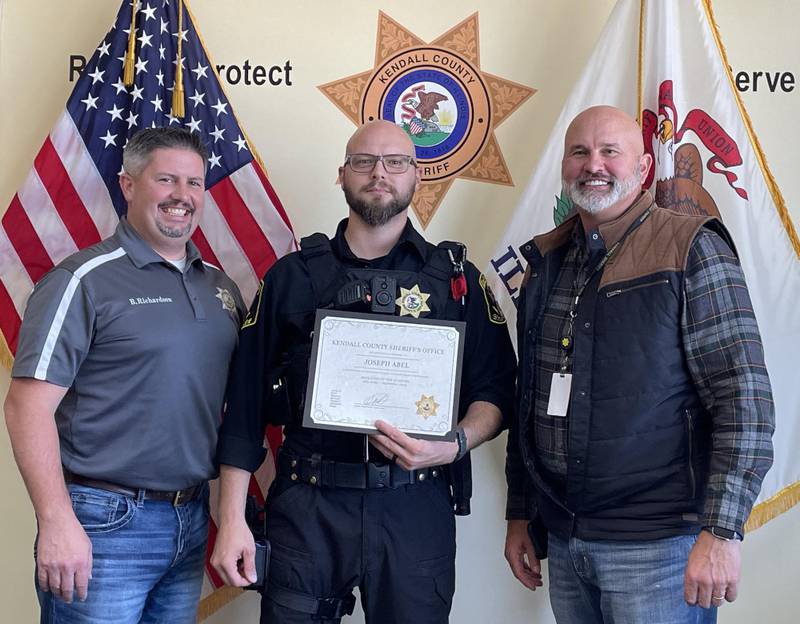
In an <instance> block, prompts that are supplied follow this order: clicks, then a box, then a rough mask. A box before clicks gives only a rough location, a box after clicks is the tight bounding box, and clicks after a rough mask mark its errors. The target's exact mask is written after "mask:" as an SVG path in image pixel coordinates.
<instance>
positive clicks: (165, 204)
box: [158, 199, 195, 214]
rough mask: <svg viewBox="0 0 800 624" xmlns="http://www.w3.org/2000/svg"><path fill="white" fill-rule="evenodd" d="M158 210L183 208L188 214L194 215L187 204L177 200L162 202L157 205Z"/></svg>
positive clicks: (193, 209)
mask: <svg viewBox="0 0 800 624" xmlns="http://www.w3.org/2000/svg"><path fill="white" fill-rule="evenodd" d="M158 207H159V208H183V209H184V210H186V212H188V213H189V214H194V212H195V208H194V206H192V205H191V204H190V203H188V202H183V201H180V200H177V199H171V200H167V201H163V202H161V203H159V204H158Z"/></svg>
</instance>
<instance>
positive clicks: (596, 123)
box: [564, 106, 644, 158]
mask: <svg viewBox="0 0 800 624" xmlns="http://www.w3.org/2000/svg"><path fill="white" fill-rule="evenodd" d="M589 134H593V135H597V134H602V135H603V138H604V139H605V140H607V141H610V142H611V143H618V144H623V145H625V147H626V148H628V149H629V150H630V153H631V155H633V156H635V157H636V158H638V157H640V156H641V155H642V154H644V141H643V140H642V129H641V128H640V127H639V124H638V123H636V120H635V119H634V118H633V117H631V116H630V115H628V113H626V112H625V111H622V110H620V109H618V108H614V107H613V106H592V107H591V108H587V109H586V110H585V111H583V112H581V113H579V114H578V115H577V116H576V117H575V119H573V120H572V123H570V124H569V126H568V127H567V134H566V136H565V137H564V154H565V155H566V154H567V153H568V151H569V149H570V147H571V146H572V145H573V144H574V143H575V142H576V141H577V142H580V141H581V140H583V139H584V138H585V137H586V136H587V135H589Z"/></svg>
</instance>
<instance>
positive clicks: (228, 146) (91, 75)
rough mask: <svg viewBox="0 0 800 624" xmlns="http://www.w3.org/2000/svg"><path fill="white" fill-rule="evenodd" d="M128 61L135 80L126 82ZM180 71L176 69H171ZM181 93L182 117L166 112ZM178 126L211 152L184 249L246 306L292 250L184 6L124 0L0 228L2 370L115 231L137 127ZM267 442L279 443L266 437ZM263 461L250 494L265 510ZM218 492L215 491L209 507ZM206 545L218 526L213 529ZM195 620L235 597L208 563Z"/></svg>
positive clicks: (276, 435) (267, 468)
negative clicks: (28, 313)
mask: <svg viewBox="0 0 800 624" xmlns="http://www.w3.org/2000/svg"><path fill="white" fill-rule="evenodd" d="M126 61H127V62H128V64H129V66H130V68H131V69H132V70H133V71H132V76H130V77H131V78H132V80H131V81H130V84H128V85H126V82H127V81H126V80H125V79H124V67H125V64H126ZM179 64H180V68H181V69H180V71H178V70H177V68H178V65H179ZM176 85H179V86H180V87H181V88H182V90H183V97H182V98H181V99H182V100H183V104H184V111H183V113H181V112H179V111H178V110H177V109H173V108H172V106H171V103H172V94H173V90H174V89H175V88H176ZM155 126H176V127H184V128H188V129H190V130H191V131H192V132H196V133H198V134H200V135H201V137H202V138H203V141H204V142H205V143H206V145H207V146H208V151H209V154H210V156H209V162H208V169H207V172H206V194H205V209H204V211H203V217H202V219H201V221H200V227H199V228H198V229H197V230H196V231H195V234H194V236H193V240H194V242H195V244H196V245H197V246H198V248H199V249H200V251H201V253H202V255H203V258H204V259H205V260H206V261H208V262H210V263H212V264H214V265H216V266H219V267H221V268H222V269H223V270H224V271H225V272H226V273H227V274H228V275H229V276H230V277H231V278H232V279H233V280H234V281H236V283H237V285H238V286H239V289H240V290H241V292H242V295H243V296H244V297H245V300H246V301H247V302H248V303H249V302H250V300H251V299H252V298H253V296H254V294H255V293H256V290H257V289H258V284H259V279H260V278H261V276H262V275H263V274H264V273H265V272H266V270H267V268H268V267H269V266H270V265H271V264H272V263H273V262H274V261H275V260H276V258H279V257H281V256H283V255H284V254H286V253H288V252H290V251H294V250H295V249H296V244H295V237H294V233H293V231H292V228H291V224H290V223H289V219H288V217H287V216H286V213H285V212H284V209H283V207H282V206H281V203H280V201H279V200H278V197H277V195H276V193H275V191H274V190H273V188H272V185H271V184H270V182H269V180H268V179H267V176H266V174H265V172H264V168H263V165H262V164H261V161H260V159H259V157H258V155H257V154H256V152H255V149H254V147H253V146H252V145H251V144H249V142H248V140H247V136H246V133H245V131H244V129H243V127H242V125H241V124H240V122H239V120H238V119H237V118H236V115H235V114H234V111H233V108H232V106H231V103H230V101H229V100H228V98H227V96H226V95H225V93H224V91H223V89H222V86H221V85H220V82H219V79H218V77H217V74H216V71H215V69H214V64H213V62H212V61H211V58H210V56H209V54H208V53H207V51H206V49H205V47H204V45H203V42H202V39H201V37H200V34H199V33H198V31H197V29H196V26H195V23H194V19H193V17H192V15H191V13H190V12H189V9H188V6H187V4H186V2H183V1H178V0H176V1H174V2H170V3H166V2H160V1H158V2H156V1H150V2H147V1H145V2H138V1H137V2H131V1H130V0H124V1H123V2H122V5H121V7H120V10H119V12H118V14H117V18H116V20H115V22H114V24H113V25H112V27H111V30H110V31H109V32H108V34H107V35H106V36H105V37H104V38H103V39H102V41H101V42H100V44H99V45H98V47H97V49H96V50H95V51H94V53H93V55H92V57H91V59H90V60H89V62H88V63H87V66H86V68H85V69H84V70H83V72H82V74H81V77H80V79H79V80H78V82H77V84H76V86H75V89H74V91H73V92H72V94H71V95H70V97H69V99H68V100H67V103H66V106H65V107H64V110H63V111H62V112H61V114H60V116H59V118H58V121H57V122H56V124H55V127H54V128H53V129H52V131H51V132H50V134H49V135H48V136H47V138H46V139H45V141H44V145H43V146H42V148H41V149H40V150H39V153H38V154H37V156H36V158H35V160H34V163H33V166H32V168H31V171H30V173H29V174H28V177H27V178H26V179H25V180H24V181H23V183H22V186H21V187H20V189H19V191H18V192H17V194H16V195H15V196H14V197H13V199H12V200H11V204H10V205H9V207H8V210H7V211H6V212H5V214H4V215H3V219H2V223H1V224H0V361H5V362H6V363H9V362H10V360H11V356H12V355H13V353H14V351H15V350H16V343H17V335H18V331H19V326H20V323H21V318H22V315H23V312H24V309H25V303H26V301H27V299H28V296H29V295H30V292H31V290H32V289H33V285H34V284H35V283H36V282H37V281H38V280H39V279H40V278H41V277H42V276H43V275H44V274H45V273H46V272H47V271H49V270H50V269H51V268H53V266H55V265H56V264H57V263H58V262H60V261H61V260H63V259H64V258H65V257H66V256H68V255H69V254H71V253H74V252H75V251H77V250H78V249H80V248H83V247H86V246H87V245H91V244H94V243H96V242H98V241H99V240H101V239H102V238H106V237H107V236H109V235H111V234H112V233H113V232H114V228H115V227H116V224H117V222H118V220H119V217H120V216H121V215H123V214H125V211H126V209H127V206H126V203H125V200H124V198H123V197H122V193H121V191H120V188H119V182H118V174H119V172H120V170H121V167H122V148H123V147H124V146H125V144H126V142H127V139H128V137H130V136H131V135H133V134H134V133H135V132H137V131H138V130H139V129H141V128H148V127H155ZM270 440H271V444H272V446H273V447H274V446H275V445H276V444H277V443H278V442H279V441H280V432H279V431H278V430H275V431H272V432H271V434H270ZM272 469H273V467H272V465H271V462H265V465H264V466H262V468H261V469H260V470H259V472H258V473H257V474H256V478H255V479H254V480H253V481H252V483H251V487H250V492H251V494H253V495H254V496H255V497H256V498H257V500H258V501H259V502H263V495H262V492H263V491H265V486H266V484H267V482H268V481H269V480H270V479H271V475H272ZM215 497H216V488H214V487H213V486H212V509H215V508H216V504H215ZM210 530H211V536H210V537H211V541H210V543H213V538H214V535H215V531H216V529H215V524H214V523H213V522H212V523H211V529H210ZM206 569H207V575H206V581H205V586H204V599H203V601H202V603H201V605H200V616H201V619H202V618H203V617H204V616H206V615H208V614H210V613H212V612H213V611H215V610H216V609H218V608H219V607H221V606H222V605H224V604H225V603H226V602H227V601H229V600H230V599H231V598H233V597H235V596H236V595H238V593H241V590H234V589H232V588H222V587H221V586H222V582H221V579H220V578H219V577H218V576H217V575H216V573H215V572H214V570H213V569H211V567H210V566H207V568H206Z"/></svg>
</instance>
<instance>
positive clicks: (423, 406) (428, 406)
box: [415, 394, 439, 419]
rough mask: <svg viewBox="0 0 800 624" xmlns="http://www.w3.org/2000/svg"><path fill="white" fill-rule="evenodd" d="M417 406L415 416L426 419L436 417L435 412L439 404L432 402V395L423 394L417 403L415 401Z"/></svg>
mask: <svg viewBox="0 0 800 624" xmlns="http://www.w3.org/2000/svg"><path fill="white" fill-rule="evenodd" d="M415 403H416V405H417V415H418V416H422V417H423V418H425V419H427V418H430V417H431V416H436V410H437V409H438V408H439V404H438V403H437V402H436V401H434V400H433V395H431V396H427V395H425V394H423V395H422V396H421V398H420V400H419V401H415Z"/></svg>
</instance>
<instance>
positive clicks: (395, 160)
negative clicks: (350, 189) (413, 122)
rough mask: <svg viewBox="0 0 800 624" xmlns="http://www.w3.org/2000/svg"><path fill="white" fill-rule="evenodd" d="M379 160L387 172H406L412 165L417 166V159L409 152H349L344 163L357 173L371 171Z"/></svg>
mask: <svg viewBox="0 0 800 624" xmlns="http://www.w3.org/2000/svg"><path fill="white" fill-rule="evenodd" d="M378 161H380V162H382V163H383V168H384V169H386V172H387V173H405V172H406V171H408V167H409V166H410V165H413V166H414V167H416V166H417V161H416V160H414V158H413V157H412V156H408V155H407V154H381V155H379V156H376V155H375V154H347V156H345V158H344V164H345V165H350V168H351V169H352V170H353V171H355V172H356V173H370V172H371V171H372V170H373V169H374V168H375V165H376V164H377V163H378Z"/></svg>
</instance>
